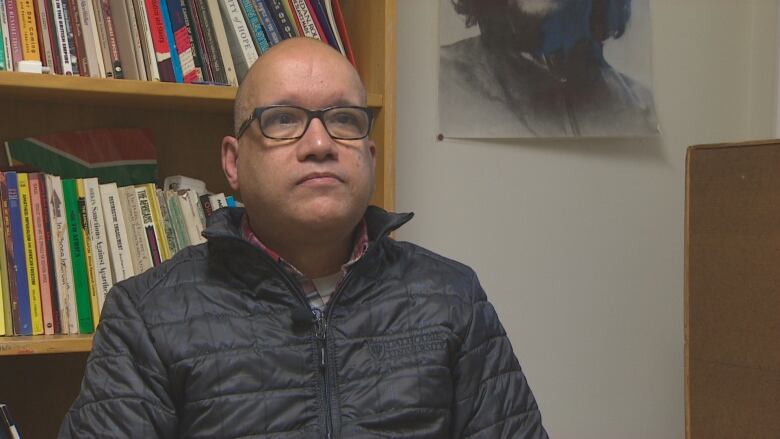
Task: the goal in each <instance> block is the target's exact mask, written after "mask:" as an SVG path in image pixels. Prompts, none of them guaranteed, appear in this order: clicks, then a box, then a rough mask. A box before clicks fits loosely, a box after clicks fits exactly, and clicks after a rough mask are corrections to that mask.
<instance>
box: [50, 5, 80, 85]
mask: <svg viewBox="0 0 780 439" xmlns="http://www.w3.org/2000/svg"><path fill="white" fill-rule="evenodd" d="M51 5H52V11H53V14H52V19H53V22H54V35H55V36H56V38H55V39H56V45H57V51H56V53H57V56H58V57H59V64H60V69H61V74H63V75H73V74H74V72H73V66H74V60H73V59H71V54H72V50H73V49H75V48H73V49H72V48H71V39H70V38H68V32H69V30H68V28H69V27H70V25H69V24H68V19H67V10H66V5H65V1H64V0H51Z"/></svg>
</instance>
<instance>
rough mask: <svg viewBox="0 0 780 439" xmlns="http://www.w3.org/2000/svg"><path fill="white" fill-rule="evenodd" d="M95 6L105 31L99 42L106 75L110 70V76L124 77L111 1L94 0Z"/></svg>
mask: <svg viewBox="0 0 780 439" xmlns="http://www.w3.org/2000/svg"><path fill="white" fill-rule="evenodd" d="M95 8H96V9H98V10H99V11H100V16H101V18H102V21H103V28H104V31H105V39H102V38H101V43H102V46H103V59H104V60H105V62H106V75H108V72H111V75H110V76H113V77H114V78H116V79H124V78H125V70H124V68H123V64H122V59H121V57H120V55H119V43H118V41H117V34H116V26H117V24H116V22H115V20H114V12H113V11H112V10H111V3H109V0H96V4H95ZM117 16H118V15H117Z"/></svg>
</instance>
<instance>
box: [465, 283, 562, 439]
mask: <svg viewBox="0 0 780 439" xmlns="http://www.w3.org/2000/svg"><path fill="white" fill-rule="evenodd" d="M474 288H475V291H476V294H475V295H474V297H475V299H474V302H473V303H472V310H471V322H470V323H469V326H468V330H467V331H466V335H465V338H464V340H463V345H462V347H461V350H460V353H459V355H458V359H457V364H456V366H455V371H454V380H455V401H454V404H455V406H454V413H453V415H454V416H453V437H454V438H473V439H477V438H480V439H481V438H484V439H505V438H513V439H547V432H546V431H545V430H544V427H543V426H542V417H541V414H540V412H539V408H538V407H537V405H536V400H535V399H534V396H533V394H532V393H531V389H530V387H529V386H528V382H527V381H526V379H525V375H524V374H523V371H522V370H521V369H520V364H519V363H518V361H517V358H516V357H515V355H514V353H513V352H512V345H511V344H510V342H509V339H508V338H507V336H506V332H505V331H504V328H503V327H502V326H501V323H500V322H499V320H498V316H497V315H496V311H495V309H494V308H493V306H492V305H491V304H490V303H489V302H488V301H487V297H486V296H485V292H484V291H483V290H482V287H480V285H479V282H478V281H477V279H476V277H475V278H474Z"/></svg>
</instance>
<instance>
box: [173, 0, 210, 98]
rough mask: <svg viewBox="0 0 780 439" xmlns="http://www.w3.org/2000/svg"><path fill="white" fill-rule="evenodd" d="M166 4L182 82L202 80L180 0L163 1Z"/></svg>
mask: <svg viewBox="0 0 780 439" xmlns="http://www.w3.org/2000/svg"><path fill="white" fill-rule="evenodd" d="M163 1H165V2H166V7H167V14H168V19H169V21H170V28H171V37H172V38H171V41H172V42H173V43H174V46H175V47H174V49H172V51H173V50H175V51H176V53H177V54H178V57H179V62H180V63H181V67H180V68H181V74H182V81H183V82H186V83H191V82H195V81H199V80H202V79H203V77H202V76H201V72H200V69H199V68H197V66H196V63H195V58H196V56H195V48H194V47H193V37H192V35H191V34H190V28H189V27H188V26H187V21H188V20H187V18H186V15H185V11H184V9H183V8H182V4H181V1H180V0H163Z"/></svg>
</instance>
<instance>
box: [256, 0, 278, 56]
mask: <svg viewBox="0 0 780 439" xmlns="http://www.w3.org/2000/svg"><path fill="white" fill-rule="evenodd" d="M254 1H255V7H256V8H257V13H258V14H260V21H262V22H263V29H265V35H266V36H267V37H268V42H269V43H270V44H271V45H272V46H273V45H274V44H277V43H279V42H280V41H282V39H283V38H282V35H281V34H280V33H279V29H277V28H276V23H274V18H273V16H272V15H271V10H270V9H269V8H268V5H267V4H266V3H265V0H254Z"/></svg>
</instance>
